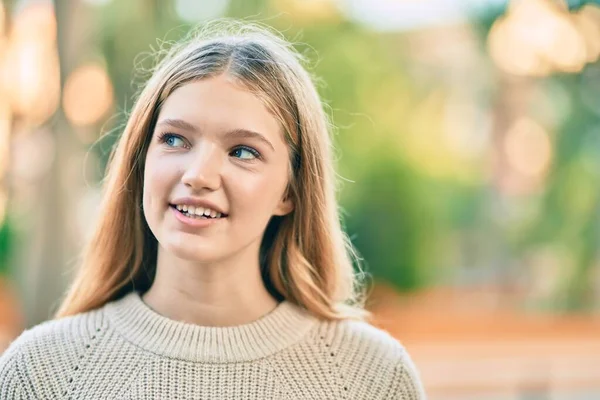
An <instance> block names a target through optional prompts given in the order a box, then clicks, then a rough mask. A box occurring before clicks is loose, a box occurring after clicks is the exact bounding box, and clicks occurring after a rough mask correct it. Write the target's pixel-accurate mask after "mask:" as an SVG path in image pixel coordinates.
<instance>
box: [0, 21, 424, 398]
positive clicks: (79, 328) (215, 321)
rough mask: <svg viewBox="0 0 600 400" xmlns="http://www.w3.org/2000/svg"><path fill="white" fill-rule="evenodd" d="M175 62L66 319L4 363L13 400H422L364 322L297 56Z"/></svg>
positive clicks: (231, 29)
mask: <svg viewBox="0 0 600 400" xmlns="http://www.w3.org/2000/svg"><path fill="white" fill-rule="evenodd" d="M217 28H218V29H212V30H211V32H210V34H208V33H207V32H204V33H203V34H202V35H201V37H195V38H193V39H191V40H187V41H186V42H185V43H183V44H181V45H179V46H177V47H175V48H174V49H173V50H171V52H170V53H169V54H168V55H167V57H166V58H165V59H164V60H163V61H162V62H161V63H160V64H159V65H158V66H157V68H156V70H155V71H154V74H153V76H152V77H151V78H150V79H149V81H148V82H147V84H146V86H145V88H144V90H143V91H142V92H141V94H140V96H139V98H138V100H137V102H136V103H135V106H134V107H133V110H132V112H131V115H130V117H129V121H128V123H127V125H126V127H125V131H124V132H123V135H122V136H121V138H120V140H119V142H118V143H117V146H116V148H115V151H114V153H113V154H112V158H111V162H110V164H109V169H108V174H107V177H106V182H105V195H104V199H103V202H102V205H101V208H100V211H99V212H100V214H99V222H98V225H97V227H96V229H95V232H94V235H93V237H92V240H91V241H90V243H89V245H88V246H87V248H86V251H85V253H84V257H83V264H82V266H81V270H80V272H79V274H78V275H77V277H76V279H75V281H74V283H73V285H72V287H71V289H70V290H69V292H68V294H67V296H66V298H65V300H64V302H63V303H62V306H61V307H60V310H59V312H58V315H57V317H58V318H57V319H55V320H52V321H48V322H45V323H43V324H41V325H39V326H37V327H34V328H33V329H31V330H28V331H26V332H25V333H23V334H22V335H21V336H20V337H19V338H18V339H17V340H15V342H14V343H13V344H12V345H11V347H10V348H9V349H8V350H7V351H6V352H5V354H4V355H3V356H2V358H1V359H0V398H1V399H59V398H60V399H406V400H409V399H410V400H413V399H423V398H425V395H424V391H423V388H422V385H421V382H420V380H419V375H418V373H417V370H416V368H415V366H414V364H413V363H412V361H411V359H410V357H409V355H408V354H407V352H406V350H405V349H404V348H403V347H402V345H400V343H398V342H397V341H396V340H394V339H393V338H392V337H391V336H390V335H388V334H387V333H386V332H384V331H381V330H379V329H377V328H375V327H373V326H371V325H369V324H368V323H367V322H364V319H365V317H366V316H367V313H366V312H365V311H364V310H363V309H362V308H361V304H362V303H361V301H359V300H360V299H359V297H358V295H359V292H358V290H357V288H358V285H357V280H356V277H355V275H354V273H353V266H352V260H351V258H350V256H351V255H353V252H352V248H351V247H350V245H349V241H348V240H347V238H346V237H345V236H344V234H343V231H342V229H341V226H340V221H339V216H338V211H337V203H336V199H335V182H334V177H335V174H334V171H333V169H332V155H331V143H330V137H329V132H328V122H327V118H326V116H325V114H324V112H323V109H322V106H321V102H320V100H319V97H318V95H317V92H316V90H315V87H314V85H313V83H312V81H311V79H310V77H309V75H308V73H307V72H306V71H305V70H304V69H303V67H302V66H301V63H300V57H299V55H298V54H297V53H295V52H294V51H293V50H292V48H291V46H290V44H288V43H286V42H285V41H284V40H282V39H281V38H280V37H279V36H278V35H275V34H272V33H270V32H269V31H267V30H265V29H263V28H258V27H255V26H251V25H242V24H239V23H227V24H218V25H217Z"/></svg>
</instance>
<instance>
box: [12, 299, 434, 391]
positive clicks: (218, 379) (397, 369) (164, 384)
mask: <svg viewBox="0 0 600 400" xmlns="http://www.w3.org/2000/svg"><path fill="white" fill-rule="evenodd" d="M0 399H2V400H9V399H10V400H12V399H15V400H22V399H82V400H87V399H90V400H91V399H124V400H141V399H145V400H146V399H147V400H149V399H178V400H183V399H190V400H191V399H253V400H254V399H281V400H292V399H294V400H296V399H369V400H377V399H390V400H391V399H395V400H422V399H425V393H424V390H423V386H422V384H421V381H420V378H419V374H418V371H417V369H416V367H415V365H414V364H413V362H412V360H411V358H410V356H409V355H408V353H407V352H406V350H405V348H404V347H403V346H402V345H401V344H400V343H399V342H398V341H397V340H395V339H394V338H393V337H391V336H390V335H389V334H388V333H387V332H385V331H383V330H380V329H378V328H375V327H374V326H372V325H370V324H368V323H365V322H357V321H350V320H345V321H335V322H332V321H322V320H319V319H317V318H315V317H313V316H312V315H311V314H309V313H308V312H307V311H306V310H304V309H302V308H300V307H298V306H296V305H294V304H292V303H290V302H288V301H284V302H282V303H280V304H279V305H278V306H277V307H276V308H275V309H274V310H273V311H271V312H270V313H268V314H267V315H265V316H263V317H262V318H260V319H258V320H256V321H254V322H251V323H249V324H245V325H239V326H235V327H204V326H198V325H193V324H188V323H185V322H180V321H174V320H171V319H168V318H166V317H163V316H161V315H160V314H158V313H156V312H155V311H154V310H152V309H151V308H150V307H148V306H147V305H146V304H145V303H144V302H143V301H142V299H141V297H140V295H139V294H138V293H135V292H132V293H130V294H128V295H126V296H125V297H123V298H122V299H119V300H116V301H113V302H111V303H108V304H107V305H105V306H104V307H102V308H99V309H97V310H94V311H90V312H86V313H82V314H79V315H76V316H73V317H67V318H62V319H57V320H52V321H48V322H45V323H43V324H41V325H38V326H36V327H34V328H32V329H30V330H28V331H25V332H24V333H23V334H21V336H20V337H19V338H18V339H16V340H15V341H14V342H13V343H12V344H11V346H10V347H9V348H8V349H7V350H6V352H5V353H4V354H3V355H2V356H1V357H0Z"/></svg>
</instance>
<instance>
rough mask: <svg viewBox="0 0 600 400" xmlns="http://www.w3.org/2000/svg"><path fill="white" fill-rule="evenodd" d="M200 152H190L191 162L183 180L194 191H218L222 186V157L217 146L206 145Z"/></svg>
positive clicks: (200, 147)
mask: <svg viewBox="0 0 600 400" xmlns="http://www.w3.org/2000/svg"><path fill="white" fill-rule="evenodd" d="M197 149H198V151H196V152H190V153H189V155H190V158H189V162H188V163H187V164H186V167H185V171H184V173H183V176H182V178H181V181H182V182H183V184H185V185H186V186H187V187H189V188H191V189H193V190H201V189H208V190H217V189H218V188H219V187H220V186H221V166H222V165H221V163H222V159H221V158H222V157H221V155H220V152H219V149H218V148H217V146H216V145H214V144H211V143H204V144H203V145H202V146H198V147H197Z"/></svg>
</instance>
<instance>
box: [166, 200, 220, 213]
mask: <svg viewBox="0 0 600 400" xmlns="http://www.w3.org/2000/svg"><path fill="white" fill-rule="evenodd" d="M177 204H186V205H188V206H194V207H204V208H210V209H211V210H215V211H217V212H220V213H221V214H223V215H224V216H227V213H226V212H225V211H223V209H222V208H221V207H219V206H218V205H216V204H214V203H211V202H210V201H208V200H203V199H196V198H194V197H178V198H176V199H174V200H172V201H171V202H170V203H169V205H170V206H175V205H177Z"/></svg>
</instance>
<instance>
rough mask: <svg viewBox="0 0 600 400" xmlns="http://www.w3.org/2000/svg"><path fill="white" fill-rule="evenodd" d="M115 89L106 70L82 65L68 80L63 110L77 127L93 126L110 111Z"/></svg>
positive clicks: (95, 65) (93, 65)
mask: <svg viewBox="0 0 600 400" xmlns="http://www.w3.org/2000/svg"><path fill="white" fill-rule="evenodd" d="M112 102H113V88H112V84H111V82H110V78H109V77H108V74H107V73H106V69H104V67H102V66H100V65H98V64H87V65H82V66H80V67H78V68H77V69H75V70H74V71H73V72H72V73H71V74H70V75H69V77H68V78H67V82H66V83H65V87H64V94H63V108H64V111H65V115H66V116H67V119H68V120H69V121H70V122H71V123H72V124H73V125H75V126H87V125H92V124H95V123H97V122H98V121H100V119H101V118H102V117H103V116H104V115H106V113H107V112H108V110H110V108H111V106H112Z"/></svg>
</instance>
